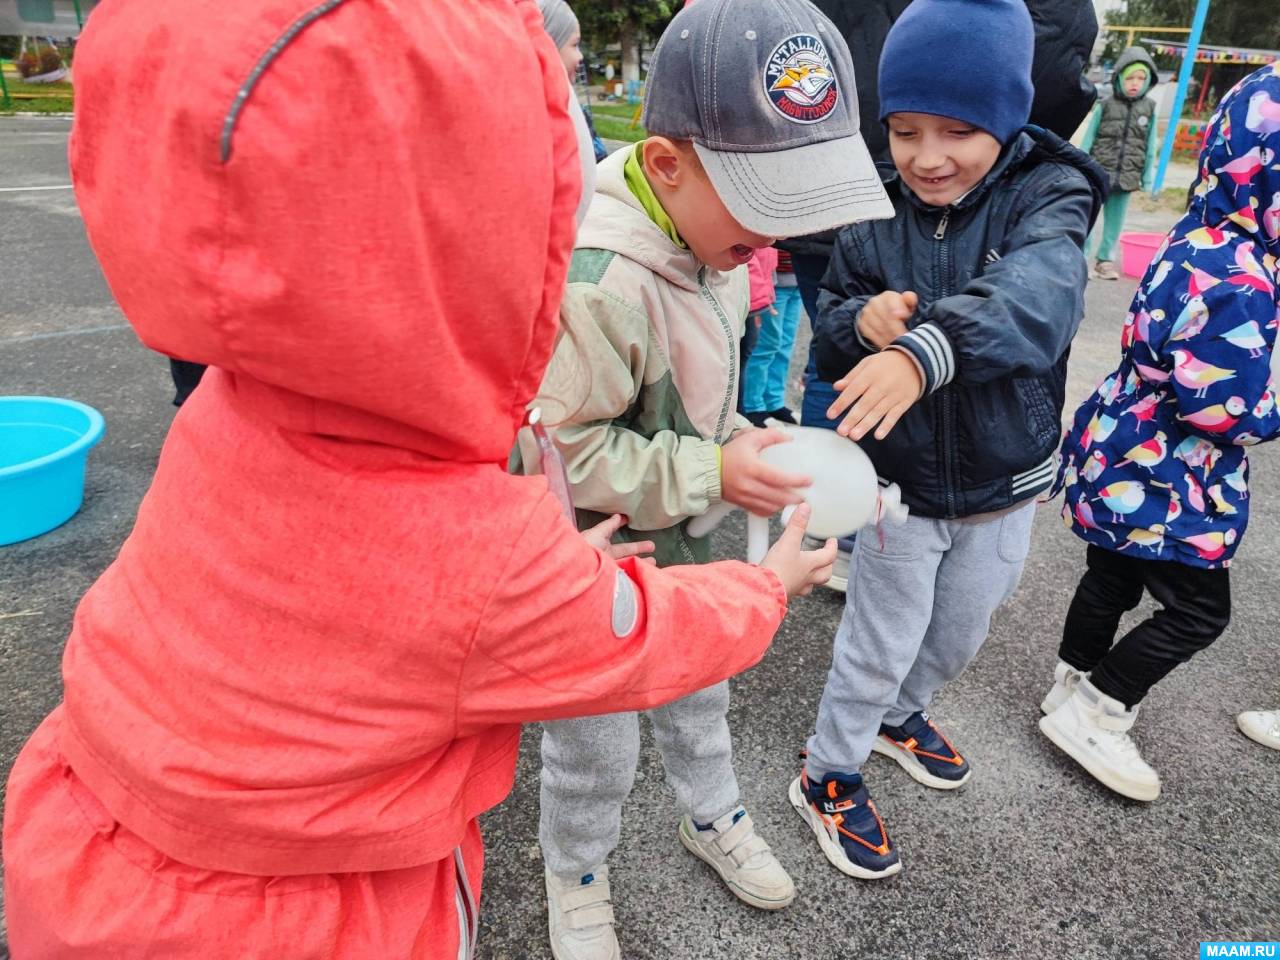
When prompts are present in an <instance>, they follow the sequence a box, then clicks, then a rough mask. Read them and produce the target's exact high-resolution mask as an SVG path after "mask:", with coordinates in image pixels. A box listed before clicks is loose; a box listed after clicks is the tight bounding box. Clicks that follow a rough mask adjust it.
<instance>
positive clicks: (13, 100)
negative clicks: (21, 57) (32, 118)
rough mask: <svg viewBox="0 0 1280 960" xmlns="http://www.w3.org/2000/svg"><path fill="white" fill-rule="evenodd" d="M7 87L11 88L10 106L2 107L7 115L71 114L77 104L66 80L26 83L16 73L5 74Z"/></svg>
mask: <svg viewBox="0 0 1280 960" xmlns="http://www.w3.org/2000/svg"><path fill="white" fill-rule="evenodd" d="M4 82H5V86H7V87H8V88H9V96H10V101H9V106H8V107H7V108H4V107H0V111H3V112H5V113H70V112H71V111H72V109H73V107H74V103H75V93H74V90H73V88H72V86H71V84H69V83H67V82H66V81H65V80H59V81H58V82H57V83H24V82H23V81H22V78H21V77H19V76H18V74H16V73H10V72H9V71H8V70H6V71H5V73H4Z"/></svg>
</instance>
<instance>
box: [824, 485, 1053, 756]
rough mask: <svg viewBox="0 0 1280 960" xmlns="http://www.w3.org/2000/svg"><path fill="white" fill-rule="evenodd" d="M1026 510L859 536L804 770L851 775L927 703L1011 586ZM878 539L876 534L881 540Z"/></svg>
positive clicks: (1030, 510) (964, 659) (982, 634)
mask: <svg viewBox="0 0 1280 960" xmlns="http://www.w3.org/2000/svg"><path fill="white" fill-rule="evenodd" d="M1034 518H1035V503H1034V502H1032V503H1028V504H1026V505H1025V506H1023V507H1020V508H1019V509H1017V510H1014V511H1013V512H1012V513H1008V514H1005V515H1004V516H1002V517H998V518H996V519H993V520H985V521H981V522H973V521H969V522H965V521H960V520H930V519H928V518H925V517H915V516H912V517H908V518H907V522H906V523H905V524H901V525H895V524H892V523H886V524H883V526H882V527H881V529H880V531H879V533H878V532H877V531H876V530H867V531H865V532H864V533H862V534H859V536H858V540H857V543H856V545H855V547H854V550H853V558H852V561H851V562H850V565H849V590H848V594H847V596H846V597H845V607H844V616H843V617H842V618H841V620H840V628H839V630H837V631H836V640H835V650H834V651H833V654H832V660H831V672H830V673H828V674H827V685H826V687H825V688H824V689H823V691H822V701H821V703H820V704H819V705H818V721H817V730H816V732H815V733H814V735H813V736H812V737H811V738H810V739H809V758H808V760H807V761H806V764H805V768H806V770H807V771H808V774H809V776H810V777H812V778H815V779H821V778H822V776H823V775H824V774H827V773H831V772H833V771H835V772H840V773H856V772H857V771H858V770H860V769H861V767H862V764H863V763H864V762H865V761H866V759H867V757H868V756H870V755H871V745H872V743H874V742H875V738H876V736H877V735H878V734H879V732H880V724H881V723H887V724H890V725H892V726H897V725H899V724H901V723H902V722H903V721H905V720H906V719H907V718H908V717H909V716H911V715H912V714H913V713H916V712H917V711H920V710H924V709H925V708H926V707H928V706H929V702H930V701H931V700H932V699H933V696H934V694H936V693H937V692H938V690H939V689H941V687H942V685H943V684H945V683H947V682H948V681H950V680H953V679H955V678H956V677H957V676H959V675H960V672H961V671H962V670H963V669H964V668H965V667H966V666H968V665H969V661H971V660H972V659H973V658H974V656H976V655H977V653H978V648H979V647H981V646H982V643H983V641H984V640H986V638H987V631H988V629H989V628H990V626H991V614H992V613H994V612H995V609H996V607H998V606H1000V604H1001V603H1003V602H1004V601H1005V600H1007V599H1008V598H1009V597H1010V596H1011V595H1012V594H1013V591H1014V590H1015V589H1016V588H1017V586H1018V580H1019V578H1020V577H1021V576H1022V567H1023V565H1024V564H1025V562H1026V559H1027V551H1028V549H1029V548H1030V545H1031V524H1032V521H1033V520H1034ZM880 533H882V534H883V541H882V539H881V536H880Z"/></svg>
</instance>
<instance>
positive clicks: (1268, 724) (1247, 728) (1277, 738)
mask: <svg viewBox="0 0 1280 960" xmlns="http://www.w3.org/2000/svg"><path fill="white" fill-rule="evenodd" d="M1236 725H1237V726H1238V727H1239V728H1240V732H1241V733H1243V734H1244V735H1245V736H1246V737H1248V738H1249V739H1250V740H1256V741H1257V742H1258V743H1260V744H1262V745H1263V746H1264V747H1270V748H1271V749H1272V750H1280V710H1249V711H1248V712H1246V713H1242V714H1240V716H1238V717H1236Z"/></svg>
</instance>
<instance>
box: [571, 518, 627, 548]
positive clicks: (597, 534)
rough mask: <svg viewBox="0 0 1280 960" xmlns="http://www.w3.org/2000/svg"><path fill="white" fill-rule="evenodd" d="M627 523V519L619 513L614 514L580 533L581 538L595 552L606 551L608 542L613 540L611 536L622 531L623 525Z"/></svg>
mask: <svg viewBox="0 0 1280 960" xmlns="http://www.w3.org/2000/svg"><path fill="white" fill-rule="evenodd" d="M626 522H627V518H626V517H624V516H623V515H622V514H620V513H615V514H614V515H613V516H611V517H609V518H608V519H606V520H601V521H600V522H599V523H597V524H596V525H595V526H594V527H588V528H587V529H586V530H583V531H582V536H583V538H584V539H586V541H587V543H589V544H591V545H592V546H593V547H595V548H596V549H597V550H607V549H608V547H609V541H610V540H612V539H613V535H614V534H615V533H617V532H618V531H619V530H621V529H622V527H623V524H625V523H626Z"/></svg>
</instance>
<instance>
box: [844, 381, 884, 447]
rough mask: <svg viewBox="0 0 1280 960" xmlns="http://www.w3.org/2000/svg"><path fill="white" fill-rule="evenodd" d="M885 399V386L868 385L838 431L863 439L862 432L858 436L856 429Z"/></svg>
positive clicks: (853, 437)
mask: <svg viewBox="0 0 1280 960" xmlns="http://www.w3.org/2000/svg"><path fill="white" fill-rule="evenodd" d="M883 400H884V390H883V388H881V387H879V386H877V385H870V386H868V387H867V390H866V392H865V393H863V394H862V396H861V397H860V398H859V399H858V402H857V403H855V404H854V405H853V409H852V410H850V411H849V413H848V414H847V415H846V416H845V418H844V420H843V422H841V424H840V426H839V427H838V428H837V430H836V432H837V433H839V434H841V435H842V436H845V437H851V438H852V439H854V440H858V439H861V437H862V434H861V433H860V434H858V435H857V436H854V431H855V430H856V429H857V427H858V426H859V425H861V424H862V422H863V421H864V420H866V419H867V417H869V416H871V414H872V413H873V412H874V411H875V409H876V408H877V407H878V406H879V405H880V404H881V403H882V402H883ZM868 429H869V427H868ZM865 432H866V431H865V430H864V431H862V433H865Z"/></svg>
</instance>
